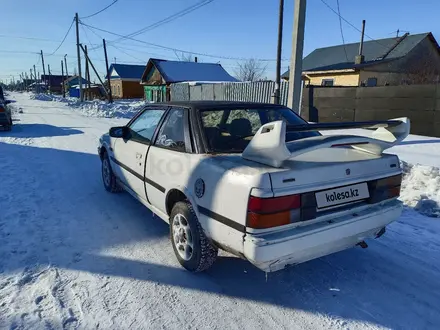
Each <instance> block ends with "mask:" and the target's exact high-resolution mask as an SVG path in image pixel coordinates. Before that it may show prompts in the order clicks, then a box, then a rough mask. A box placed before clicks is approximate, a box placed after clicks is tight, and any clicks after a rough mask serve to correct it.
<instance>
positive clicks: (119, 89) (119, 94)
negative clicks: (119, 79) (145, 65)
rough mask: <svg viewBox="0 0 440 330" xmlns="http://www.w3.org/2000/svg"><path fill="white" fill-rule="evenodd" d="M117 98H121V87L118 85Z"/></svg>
mask: <svg viewBox="0 0 440 330" xmlns="http://www.w3.org/2000/svg"><path fill="white" fill-rule="evenodd" d="M117 94H118V96H121V86H119V85H118V93H117Z"/></svg>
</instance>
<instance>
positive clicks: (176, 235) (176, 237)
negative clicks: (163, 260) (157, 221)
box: [170, 202, 218, 272]
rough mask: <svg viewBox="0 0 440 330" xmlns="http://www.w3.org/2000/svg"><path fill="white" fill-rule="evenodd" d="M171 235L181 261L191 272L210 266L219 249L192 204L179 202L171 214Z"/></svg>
mask: <svg viewBox="0 0 440 330" xmlns="http://www.w3.org/2000/svg"><path fill="white" fill-rule="evenodd" d="M170 236H171V242H172V245H173V249H174V253H175V254H176V257H177V260H179V263H180V264H181V265H182V266H183V267H184V268H186V269H187V270H189V271H191V272H202V271H204V270H206V269H208V268H210V267H211V266H212V265H213V263H214V262H215V260H216V259H217V254H218V249H217V248H216V247H215V246H214V245H213V244H212V243H211V242H210V240H209V239H208V238H207V237H206V235H205V233H204V231H203V229H202V226H201V225H200V223H199V220H198V219H197V216H196V214H195V212H194V209H193V207H192V205H191V204H190V203H188V202H178V203H176V205H174V207H173V210H172V211H171V216H170Z"/></svg>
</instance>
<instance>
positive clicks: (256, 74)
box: [235, 58, 267, 81]
mask: <svg viewBox="0 0 440 330" xmlns="http://www.w3.org/2000/svg"><path fill="white" fill-rule="evenodd" d="M237 65H238V69H237V70H235V76H236V77H237V78H238V79H239V80H241V81H257V80H261V79H263V77H264V74H265V73H266V68H267V65H264V64H262V63H261V62H260V61H257V60H255V59H253V58H251V59H249V60H246V61H243V62H238V63H237Z"/></svg>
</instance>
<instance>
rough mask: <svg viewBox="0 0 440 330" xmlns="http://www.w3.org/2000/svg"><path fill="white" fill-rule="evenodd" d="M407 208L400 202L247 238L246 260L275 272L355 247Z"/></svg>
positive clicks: (245, 245)
mask: <svg viewBox="0 0 440 330" xmlns="http://www.w3.org/2000/svg"><path fill="white" fill-rule="evenodd" d="M402 208H403V205H402V203H401V202H400V201H398V200H393V201H390V202H387V203H386V204H384V205H382V206H376V207H373V208H369V209H365V210H363V211H361V212H355V211H354V210H353V211H352V212H350V213H349V214H346V215H344V216H340V217H338V218H333V219H331V223H329V221H325V222H321V223H316V224H312V225H309V226H304V227H297V228H293V229H289V230H286V231H282V232H277V233H271V234H265V235H252V234H247V235H246V237H245V242H244V256H245V257H246V258H247V259H248V260H249V261H250V262H251V263H252V264H254V265H255V266H256V267H258V268H260V269H261V270H263V271H266V272H273V271H277V270H280V269H282V268H284V267H285V266H287V265H294V264H299V263H302V262H305V261H308V260H312V259H315V258H319V257H322V256H325V255H328V254H331V253H334V252H338V251H342V250H345V249H347V248H350V247H353V246H355V245H356V244H357V243H359V242H361V241H363V240H365V239H367V238H372V237H376V235H377V234H378V233H379V232H380V230H381V229H382V228H384V227H385V226H386V225H388V224H389V223H391V222H393V221H395V220H396V219H397V218H399V216H400V214H401V213H402Z"/></svg>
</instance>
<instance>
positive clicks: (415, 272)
mask: <svg viewBox="0 0 440 330" xmlns="http://www.w3.org/2000/svg"><path fill="white" fill-rule="evenodd" d="M53 133H54V132H53ZM11 155H13V157H11ZM0 164H1V165H0V166H1V167H2V180H1V185H2V189H0V203H1V205H2V207H1V209H2V216H1V218H0V240H1V241H2V242H3V243H2V244H1V245H0V272H13V271H17V270H19V269H23V268H24V267H28V266H29V265H32V264H38V265H47V264H51V265H54V266H57V267H61V268H65V269H73V270H81V271H86V272H91V273H95V274H105V275H108V276H118V277H126V278H132V279H136V280H141V281H150V282H157V283H161V284H165V285H171V286H175V287H181V288H186V289H189V290H194V291H200V292H205V293H211V294H215V295H220V296H226V297H233V298H238V299H244V300H250V301H256V302H263V303H267V304H270V305H275V306H280V307H283V308H288V309H301V310H304V311H308V312H311V313H322V314H325V315H332V316H339V317H343V318H349V319H355V320H360V321H363V322H371V323H374V324H378V325H381V326H385V327H391V328H395V327H400V326H401V325H403V324H404V325H406V326H407V327H408V328H426V327H430V326H433V325H434V324H439V322H440V316H439V314H438V313H437V312H436V311H435V308H437V307H436V306H438V301H439V293H438V290H437V289H438V276H439V273H440V270H439V269H437V268H435V269H434V271H432V269H431V271H427V267H429V266H427V265H425V264H422V265H420V260H419V259H414V258H412V257H411V251H413V249H414V245H416V244H418V243H419V242H417V241H416V240H415V238H413V237H405V239H406V240H407V241H408V242H409V243H408V244H406V245H405V244H401V245H399V246H395V245H396V241H395V239H394V238H393V235H394V234H393V233H392V232H391V238H390V236H389V235H390V234H388V235H385V236H384V237H383V238H381V239H380V240H378V241H370V242H369V243H370V248H369V249H367V250H361V249H351V250H347V251H344V252H340V253H337V254H334V255H331V256H327V257H323V258H320V259H317V260H313V261H310V262H307V263H304V264H300V265H297V266H295V267H292V268H290V269H287V270H284V271H280V272H277V273H272V274H269V276H268V280H267V282H266V279H265V275H264V273H263V272H261V271H259V270H258V269H256V268H254V267H253V266H252V265H250V264H249V263H248V262H247V261H244V260H241V259H238V258H235V257H219V259H218V261H217V263H216V264H215V265H214V266H213V267H212V268H211V269H210V270H209V271H208V272H206V273H203V274H192V273H189V272H187V271H185V270H184V269H182V268H180V267H179V266H178V263H177V260H176V259H175V257H174V254H173V251H172V247H171V243H170V242H169V239H168V235H169V230H168V226H167V225H166V224H165V223H164V222H163V221H162V220H160V219H157V218H153V217H152V216H151V212H149V211H148V210H147V209H146V208H145V207H144V206H143V205H141V204H140V203H138V202H136V201H135V200H134V199H133V198H132V197H131V196H129V195H128V194H124V193H122V194H119V195H112V194H109V193H107V192H106V191H105V190H104V188H103V186H102V182H101V172H100V160H99V157H98V156H97V155H93V154H85V153H78V152H71V151H62V150H56V149H49V148H33V147H28V146H20V145H12V144H4V143H0ZM71 164H75V166H72V165H71ZM3 173H8V175H7V176H6V175H3ZM11 205H16V206H18V207H11ZM399 225H400V224H395V225H393V226H394V227H392V228H396V226H399ZM36 233H38V234H42V235H37V234H36ZM412 240H414V241H412ZM4 242H6V244H5V243H4ZM130 242H137V244H143V245H144V246H145V249H149V248H152V246H154V245H155V244H161V247H162V246H163V249H165V250H166V249H168V250H169V252H168V254H167V255H168V258H169V260H166V261H165V262H164V263H161V264H157V263H152V262H147V261H145V260H133V259H125V258H120V257H115V256H103V255H100V254H99V251H100V250H102V249H106V248H107V249H108V248H111V247H112V246H117V245H122V244H128V243H130ZM78 255H80V256H81V257H80V258H76V256H78ZM396 256H403V257H396ZM405 256H406V257H405ZM75 259H76V260H75ZM167 264H168V265H167ZM427 292H429V293H431V296H428V297H426V296H423V297H421V296H420V295H421V294H424V293H427Z"/></svg>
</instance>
